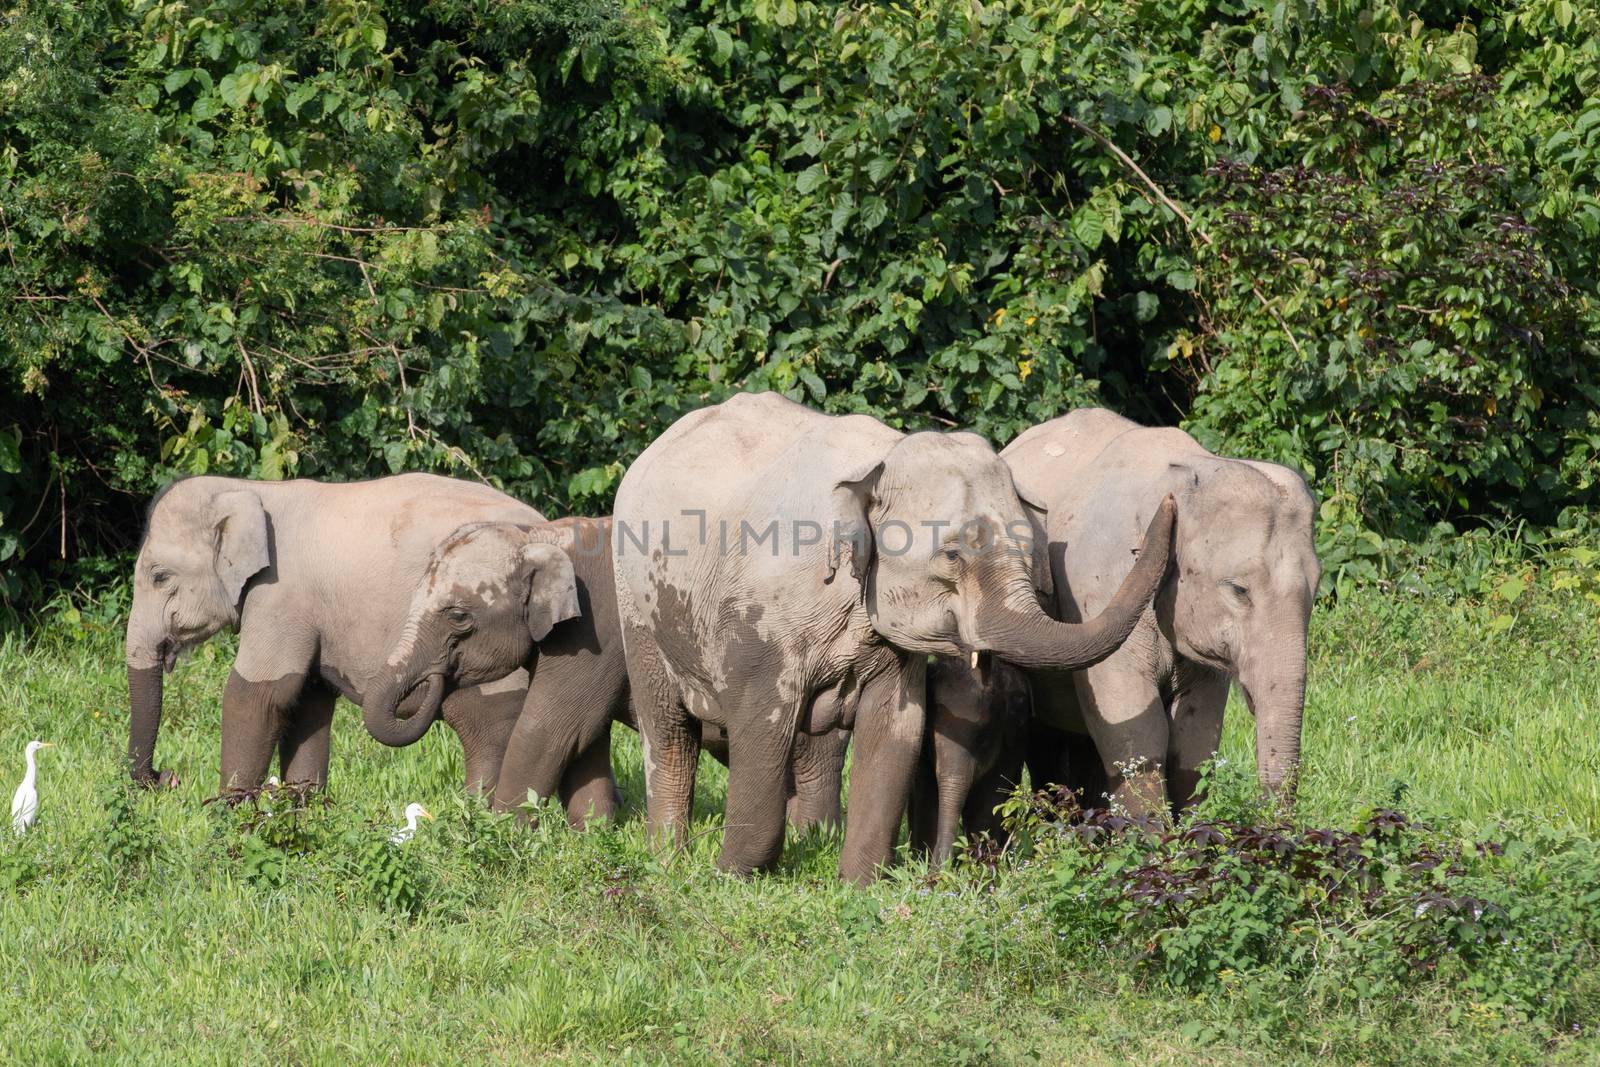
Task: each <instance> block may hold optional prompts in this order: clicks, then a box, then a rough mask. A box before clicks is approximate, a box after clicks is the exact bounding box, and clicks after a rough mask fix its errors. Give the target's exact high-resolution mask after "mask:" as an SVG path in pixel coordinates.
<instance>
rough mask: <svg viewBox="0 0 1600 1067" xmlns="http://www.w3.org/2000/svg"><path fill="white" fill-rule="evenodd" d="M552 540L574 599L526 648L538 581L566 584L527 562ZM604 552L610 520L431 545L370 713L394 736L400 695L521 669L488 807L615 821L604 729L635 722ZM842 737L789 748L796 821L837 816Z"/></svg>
mask: <svg viewBox="0 0 1600 1067" xmlns="http://www.w3.org/2000/svg"><path fill="white" fill-rule="evenodd" d="M549 546H558V547H559V549H560V550H561V551H562V552H563V553H565V555H566V557H567V561H568V563H567V566H568V567H570V571H571V574H572V576H573V579H574V582H575V588H576V590H577V598H578V603H577V608H576V612H575V613H574V614H573V615H572V617H570V618H568V619H567V620H566V621H565V622H561V623H558V624H556V625H555V626H553V627H551V628H550V630H549V633H548V635H547V636H545V637H544V638H543V639H542V640H540V641H538V643H537V644H536V643H535V641H534V636H533V635H534V631H537V630H539V629H542V628H543V627H544V626H545V620H543V619H535V618H532V615H533V612H534V610H535V609H536V608H537V606H538V605H540V604H541V603H545V602H548V601H549V600H550V599H552V596H551V594H550V593H547V592H545V591H542V590H541V589H540V588H539V583H540V582H541V581H545V582H551V583H554V584H556V585H557V586H559V585H560V584H562V583H564V581H565V578H564V577H563V576H561V575H558V573H557V568H554V567H543V568H540V567H534V566H530V565H529V564H528V563H527V562H526V560H527V558H528V557H529V556H530V555H537V554H538V553H540V552H541V551H545V550H547V549H548V548H549ZM612 556H613V544H612V521H611V519H610V518H609V517H606V518H597V519H588V518H565V519H557V520H555V521H554V522H550V523H547V524H542V525H540V524H529V523H514V522H474V523H468V524H466V525H463V526H462V527H460V528H459V529H457V530H454V531H452V532H451V533H450V535H449V536H448V537H446V538H445V539H444V540H443V541H442V542H441V543H440V544H439V545H438V546H437V547H436V548H435V550H434V552H433V555H432V557H431V559H430V561H429V563H428V566H427V567H426V569H425V572H424V574H423V577H422V579H421V580H420V581H419V583H418V586H417V588H416V590H415V591H414V593H413V596H412V601H411V610H410V612H409V613H408V614H407V617H406V621H405V625H404V626H402V627H401V631H400V635H399V637H398V638H397V643H396V647H395V648H394V649H392V650H390V653H389V655H388V656H387V657H386V664H387V667H388V668H389V670H390V672H391V674H390V677H389V679H388V682H387V684H386V685H385V686H384V687H382V693H381V694H380V696H379V697H378V698H375V699H374V700H373V701H372V702H371V704H370V705H369V709H368V716H369V719H376V720H378V721H379V722H380V724H381V726H382V728H383V729H384V730H394V729H401V728H403V727H401V726H400V725H399V721H398V720H396V718H395V705H396V704H397V702H398V695H399V694H402V693H406V692H410V691H412V690H414V689H415V688H416V687H417V686H419V685H421V684H423V683H424V681H425V680H426V679H431V678H433V677H435V676H440V677H443V678H445V680H446V682H447V684H450V685H460V684H470V683H471V682H472V681H474V680H476V679H478V678H482V677H494V676H499V675H503V674H505V673H507V672H509V671H512V670H515V669H517V668H518V667H522V668H524V669H526V670H527V671H528V672H529V676H530V678H529V683H528V690H527V697H526V698H525V700H524V703H523V709H522V713H521V715H519V716H518V718H517V722H516V725H515V727H513V729H512V731H511V736H510V739H509V743H508V744H507V747H506V752H505V756H504V758H503V760H502V762H501V766H500V777H499V781H498V782H497V784H496V786H495V792H494V796H493V799H492V806H493V807H494V808H495V809H496V810H499V811H519V812H520V811H522V810H523V808H522V805H523V803H524V801H525V800H526V798H527V797H528V795H529V794H530V793H532V794H533V795H534V796H538V797H549V796H559V797H560V799H561V803H562V805H563V806H564V807H565V808H566V811H567V819H568V822H569V824H570V825H571V826H573V828H575V829H582V828H583V827H584V826H585V825H586V823H587V820H588V819H591V818H605V819H613V818H615V817H616V815H617V812H618V810H619V808H620V806H621V798H620V796H619V795H618V793H617V789H616V780H615V778H614V776H613V774H612V770H611V724H612V723H613V722H621V723H623V724H624V725H627V726H629V727H633V726H634V725H635V724H634V719H633V714H632V711H631V710H630V707H629V701H628V672H627V666H626V664H625V662H624V660H623V654H622V631H621V628H620V627H619V625H618V622H617V599H616V585H615V581H614V578H613V574H612ZM530 623H532V624H533V625H531V626H530ZM845 741H847V738H843V739H841V738H829V739H821V740H819V742H818V743H817V744H816V745H815V746H813V748H812V750H811V751H810V758H807V756H806V755H805V754H803V753H797V756H796V764H797V769H798V771H799V774H798V780H799V782H800V786H799V788H793V787H792V788H791V790H790V792H791V799H790V806H791V810H792V814H793V819H794V821H795V822H796V824H797V825H799V826H802V827H804V826H806V825H809V824H811V823H816V822H821V823H837V822H838V820H839V816H838V808H839V785H838V781H839V770H840V768H841V767H842V765H843V762H844V758H843V757H844V752H843V743H844V742H845ZM706 747H707V748H708V750H710V751H711V753H712V755H713V756H715V757H716V758H718V759H720V760H721V761H722V762H723V763H726V762H727V751H726V744H725V743H724V744H723V745H722V746H721V747H720V749H719V747H718V746H716V745H715V744H708V745H707V746H706ZM813 768H816V770H815V771H813ZM830 775H831V777H830ZM791 777H795V775H794V772H791ZM830 782H831V785H832V790H831V802H830V799H829V790H828V785H829V784H830ZM813 783H815V785H814V784H813Z"/></svg>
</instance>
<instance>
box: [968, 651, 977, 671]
mask: <svg viewBox="0 0 1600 1067" xmlns="http://www.w3.org/2000/svg"><path fill="white" fill-rule="evenodd" d="M967 664H968V666H970V667H971V668H972V669H973V670H977V669H978V653H977V650H976V649H974V650H973V652H972V655H971V657H970V658H969V659H968V661H967Z"/></svg>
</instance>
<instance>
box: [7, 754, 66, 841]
mask: <svg viewBox="0 0 1600 1067" xmlns="http://www.w3.org/2000/svg"><path fill="white" fill-rule="evenodd" d="M54 747H55V746H54V745H52V744H51V743H50V742H48V741H29V742H28V748H27V758H28V773H27V774H25V775H23V776H22V784H21V785H19V786H17V791H16V793H15V794H13V795H12V797H11V831H12V833H16V834H25V833H27V832H28V827H30V826H32V825H33V820H34V819H35V818H36V817H37V816H38V814H39V790H37V789H35V788H34V786H33V780H34V778H35V777H37V776H38V773H39V768H38V766H37V765H36V764H35V763H34V760H33V756H34V753H36V752H38V751H39V750H40V749H41V748H54Z"/></svg>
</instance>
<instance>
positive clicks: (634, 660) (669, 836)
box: [627, 626, 783, 848]
mask: <svg viewBox="0 0 1600 1067" xmlns="http://www.w3.org/2000/svg"><path fill="white" fill-rule="evenodd" d="M627 658H628V689H629V691H630V693H631V694H632V697H633V713H634V718H636V719H637V720H638V723H639V740H640V743H641V745H642V747H643V749H644V798H645V810H646V813H647V821H648V823H649V832H650V840H651V842H652V843H653V844H654V845H655V846H656V847H658V848H663V847H667V846H669V845H682V844H683V843H684V842H686V841H687V840H688V835H689V821H690V819H691V817H692V816H693V814H694V780H695V775H696V773H697V772H698V771H699V769H700V723H699V721H698V720H697V719H694V718H692V717H691V716H690V715H689V712H688V710H687V709H686V708H685V707H684V705H683V694H682V692H681V691H680V690H679V688H678V684H677V682H676V681H674V680H673V678H672V675H671V673H670V672H669V671H668V670H667V661H666V657H665V656H663V655H662V653H661V646H659V645H658V644H656V639H655V637H654V635H652V634H651V633H650V631H649V630H648V629H646V628H644V627H642V626H636V627H633V628H632V629H630V630H629V631H628V641H627ZM782 780H783V779H782V776H781V774H780V776H779V781H780V782H781V781H782Z"/></svg>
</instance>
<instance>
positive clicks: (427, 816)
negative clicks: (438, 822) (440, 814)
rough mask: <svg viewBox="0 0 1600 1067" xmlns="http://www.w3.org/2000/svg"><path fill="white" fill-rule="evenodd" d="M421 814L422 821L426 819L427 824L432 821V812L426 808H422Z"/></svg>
mask: <svg viewBox="0 0 1600 1067" xmlns="http://www.w3.org/2000/svg"><path fill="white" fill-rule="evenodd" d="M421 814H422V817H423V818H424V819H427V820H428V821H429V822H432V821H433V812H431V811H429V810H428V809H427V808H423V809H422V813H421Z"/></svg>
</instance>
